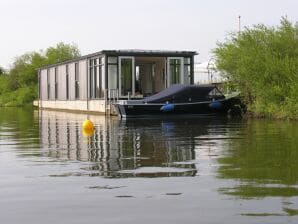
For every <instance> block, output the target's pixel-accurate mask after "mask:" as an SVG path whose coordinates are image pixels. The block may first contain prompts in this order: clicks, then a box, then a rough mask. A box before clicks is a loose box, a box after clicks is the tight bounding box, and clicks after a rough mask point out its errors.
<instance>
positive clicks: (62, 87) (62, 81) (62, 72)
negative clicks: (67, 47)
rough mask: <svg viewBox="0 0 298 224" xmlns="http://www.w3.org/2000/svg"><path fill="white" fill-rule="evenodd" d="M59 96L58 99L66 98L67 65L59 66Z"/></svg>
mask: <svg viewBox="0 0 298 224" xmlns="http://www.w3.org/2000/svg"><path fill="white" fill-rule="evenodd" d="M57 72H58V74H57V79H58V80H57V82H58V96H57V100H66V65H60V66H58V67H57Z"/></svg>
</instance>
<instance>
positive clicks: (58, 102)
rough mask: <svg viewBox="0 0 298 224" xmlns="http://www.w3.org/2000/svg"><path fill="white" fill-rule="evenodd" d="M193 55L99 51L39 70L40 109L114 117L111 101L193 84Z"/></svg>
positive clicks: (183, 52)
mask: <svg viewBox="0 0 298 224" xmlns="http://www.w3.org/2000/svg"><path fill="white" fill-rule="evenodd" d="M195 55H196V52H194V51H151V50H150V51H149V50H103V51H100V52H97V53H93V54H89V55H86V56H82V57H80V58H76V59H73V60H69V61H66V62H62V63H59V64H53V65H48V66H45V67H42V68H40V69H39V71H38V77H39V100H37V101H35V105H36V106H38V107H40V108H47V109H56V110H73V111H89V112H97V113H105V114H113V113H114V110H113V106H112V105H113V103H114V102H115V101H119V100H127V99H141V98H143V97H146V96H150V95H152V94H155V93H157V92H159V91H161V90H163V89H165V88H167V87H169V86H171V85H172V84H193V83H194V56H195Z"/></svg>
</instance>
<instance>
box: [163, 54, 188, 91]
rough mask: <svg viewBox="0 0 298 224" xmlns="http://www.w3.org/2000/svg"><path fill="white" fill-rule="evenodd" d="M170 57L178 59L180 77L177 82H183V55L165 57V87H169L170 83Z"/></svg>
mask: <svg viewBox="0 0 298 224" xmlns="http://www.w3.org/2000/svg"><path fill="white" fill-rule="evenodd" d="M172 59H175V60H180V77H179V78H180V82H179V84H183V83H184V58H183V57H167V79H166V83H167V88H168V87H170V85H171V64H170V61H171V60H172Z"/></svg>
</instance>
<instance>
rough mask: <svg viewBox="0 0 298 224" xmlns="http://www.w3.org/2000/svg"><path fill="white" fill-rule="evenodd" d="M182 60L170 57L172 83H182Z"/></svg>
mask: <svg viewBox="0 0 298 224" xmlns="http://www.w3.org/2000/svg"><path fill="white" fill-rule="evenodd" d="M180 74H181V60H180V59H170V85H172V84H178V83H181V81H180Z"/></svg>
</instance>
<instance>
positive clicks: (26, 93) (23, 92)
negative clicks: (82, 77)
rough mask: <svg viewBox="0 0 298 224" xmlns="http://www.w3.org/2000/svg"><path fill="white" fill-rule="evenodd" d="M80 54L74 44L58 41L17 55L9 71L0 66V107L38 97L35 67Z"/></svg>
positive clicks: (23, 102) (25, 103)
mask: <svg viewBox="0 0 298 224" xmlns="http://www.w3.org/2000/svg"><path fill="white" fill-rule="evenodd" d="M79 56H80V51H79V49H78V47H77V46H76V45H73V44H64V43H58V44H57V45H56V46H54V47H49V48H47V49H46V50H40V51H38V52H37V51H33V52H29V53H26V54H24V55H22V56H20V57H17V58H16V59H15V60H14V62H13V64H12V66H11V69H10V70H9V71H7V72H6V71H5V70H4V69H3V68H1V67H0V107H21V106H27V105H32V103H33V100H35V99H37V97H38V86H37V85H38V76H37V69H38V68H40V67H42V66H45V65H49V64H55V63H59V62H63V61H66V60H69V59H73V58H76V57H79Z"/></svg>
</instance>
